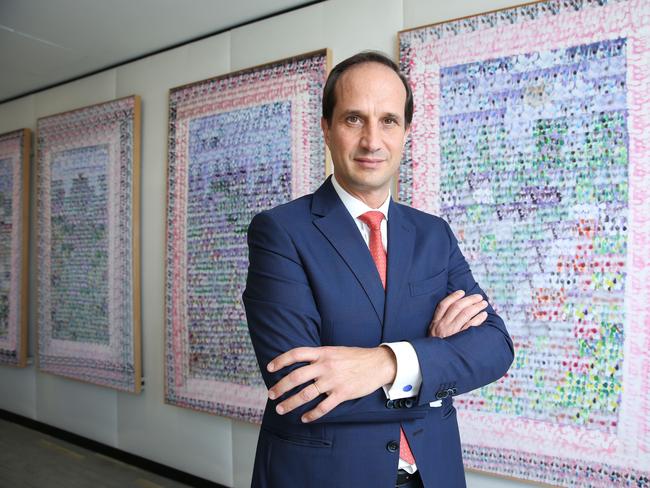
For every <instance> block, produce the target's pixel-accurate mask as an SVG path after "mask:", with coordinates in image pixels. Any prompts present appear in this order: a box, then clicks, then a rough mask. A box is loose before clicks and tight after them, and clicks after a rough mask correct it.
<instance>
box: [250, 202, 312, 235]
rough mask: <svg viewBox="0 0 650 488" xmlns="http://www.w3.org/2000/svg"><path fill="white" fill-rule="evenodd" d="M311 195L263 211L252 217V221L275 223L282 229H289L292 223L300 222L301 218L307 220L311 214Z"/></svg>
mask: <svg viewBox="0 0 650 488" xmlns="http://www.w3.org/2000/svg"><path fill="white" fill-rule="evenodd" d="M312 196H313V195H312V194H309V195H304V196H302V197H299V198H296V199H295V200H291V201H290V202H287V203H283V204H281V205H278V206H276V207H273V208H270V209H267V210H263V211H262V212H260V213H258V214H257V215H255V216H254V217H253V221H256V220H258V221H266V220H267V219H268V220H271V221H275V222H276V223H277V224H280V225H282V226H283V227H290V224H291V223H292V222H297V221H300V220H301V218H305V219H307V218H308V217H309V215H310V214H311V211H310V209H311V200H312Z"/></svg>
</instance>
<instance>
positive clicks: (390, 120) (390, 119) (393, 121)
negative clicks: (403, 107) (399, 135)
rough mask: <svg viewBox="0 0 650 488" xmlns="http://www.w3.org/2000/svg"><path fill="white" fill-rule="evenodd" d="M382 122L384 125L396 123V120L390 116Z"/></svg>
mask: <svg viewBox="0 0 650 488" xmlns="http://www.w3.org/2000/svg"><path fill="white" fill-rule="evenodd" d="M384 124H386V125H397V120H396V119H393V118H392V117H388V118H386V119H384Z"/></svg>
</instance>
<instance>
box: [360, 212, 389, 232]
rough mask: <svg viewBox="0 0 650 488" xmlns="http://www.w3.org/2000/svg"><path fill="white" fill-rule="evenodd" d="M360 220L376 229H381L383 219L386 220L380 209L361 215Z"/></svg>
mask: <svg viewBox="0 0 650 488" xmlns="http://www.w3.org/2000/svg"><path fill="white" fill-rule="evenodd" d="M359 220H360V221H361V222H363V223H364V224H366V225H367V226H368V227H370V228H371V229H374V230H378V229H381V221H382V220H384V214H383V213H381V212H379V211H378V210H372V211H370V212H366V213H364V214H362V215H359Z"/></svg>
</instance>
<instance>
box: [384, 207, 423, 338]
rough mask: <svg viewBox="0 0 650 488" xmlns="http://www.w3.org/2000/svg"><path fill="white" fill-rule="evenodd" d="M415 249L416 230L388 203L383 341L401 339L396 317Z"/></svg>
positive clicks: (398, 209)
mask: <svg viewBox="0 0 650 488" xmlns="http://www.w3.org/2000/svg"><path fill="white" fill-rule="evenodd" d="M414 249H415V228H414V227H413V225H412V224H411V223H409V222H408V221H407V220H406V218H405V217H404V215H403V211H402V209H401V208H400V207H399V206H398V205H397V204H396V203H395V202H392V201H391V202H390V207H389V210H388V269H387V273H386V275H387V280H386V308H385V311H384V330H383V338H384V340H387V341H394V340H402V339H403V337H402V335H401V332H400V324H399V323H397V322H396V314H397V312H398V310H399V306H400V304H401V303H402V301H403V300H402V295H403V293H404V292H405V290H406V284H407V276H408V274H409V273H408V272H409V269H410V268H411V261H412V260H413V251H414Z"/></svg>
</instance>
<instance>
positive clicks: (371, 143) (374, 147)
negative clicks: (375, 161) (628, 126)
mask: <svg viewBox="0 0 650 488" xmlns="http://www.w3.org/2000/svg"><path fill="white" fill-rule="evenodd" d="M360 143H361V147H362V148H363V149H365V150H366V151H369V152H376V151H378V150H379V149H380V148H381V142H380V138H379V129H378V128H377V126H376V125H375V124H366V125H365V126H364V128H363V133H362V134H361V141H360Z"/></svg>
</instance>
